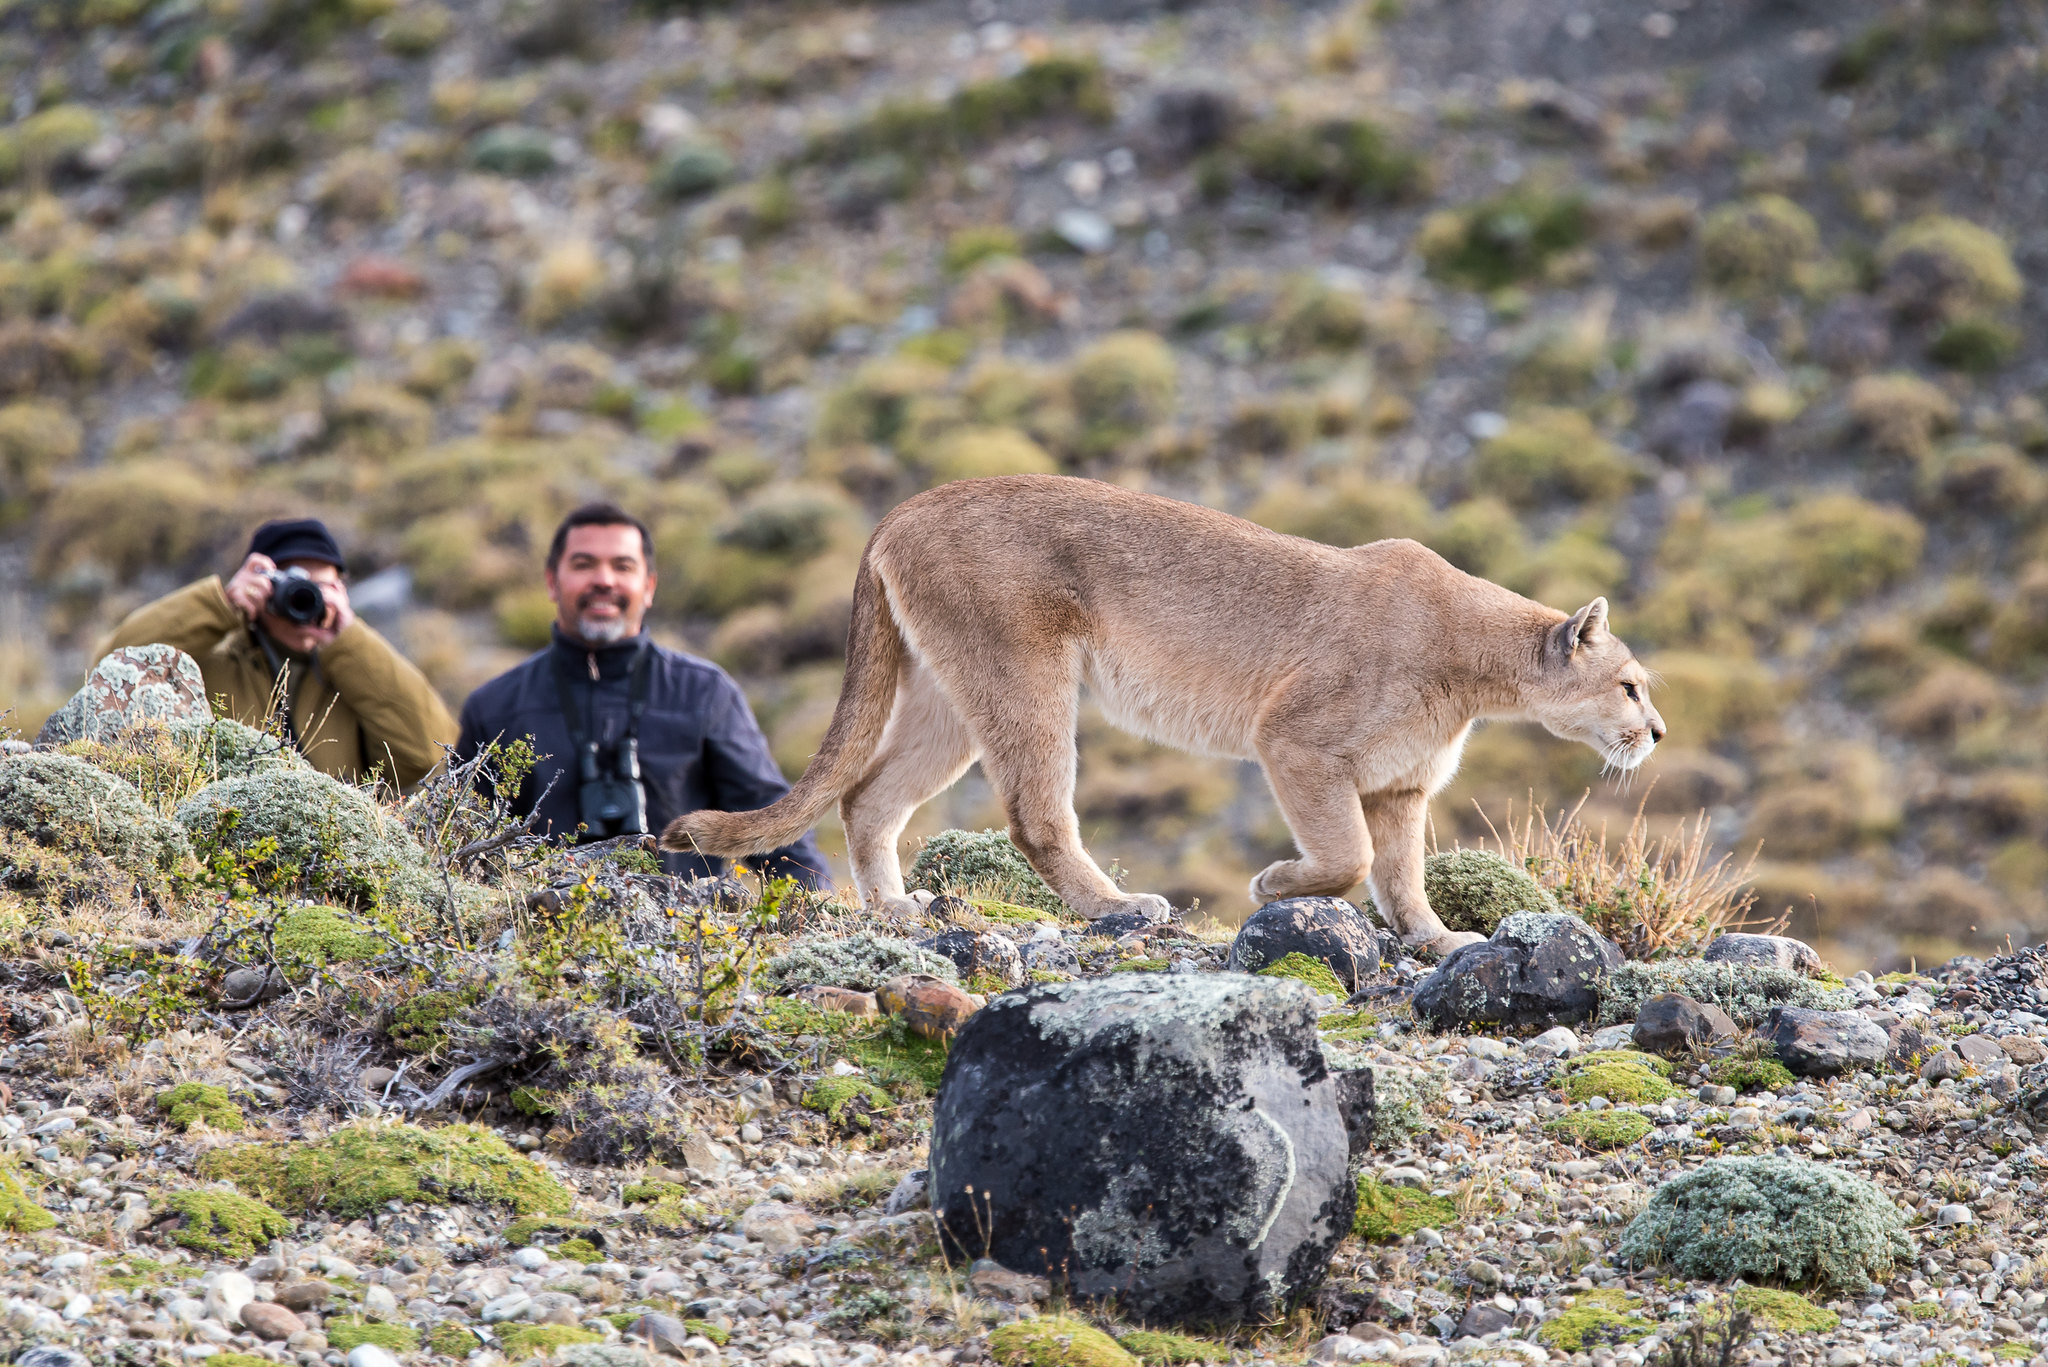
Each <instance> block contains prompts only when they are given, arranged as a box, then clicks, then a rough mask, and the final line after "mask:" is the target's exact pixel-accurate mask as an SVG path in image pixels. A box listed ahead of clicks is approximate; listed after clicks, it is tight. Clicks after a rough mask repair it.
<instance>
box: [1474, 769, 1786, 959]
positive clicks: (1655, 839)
mask: <svg viewBox="0 0 2048 1367" xmlns="http://www.w3.org/2000/svg"><path fill="white" fill-rule="evenodd" d="M1646 801H1647V799H1646ZM1475 805H1476V804H1475ZM1585 805H1586V797H1584V796H1582V797H1580V799H1579V800H1578V802H1576V803H1575V804H1573V805H1572V807H1571V808H1570V809H1569V810H1567V811H1565V812H1563V813H1562V814H1560V815H1559V816H1557V817H1554V818H1553V817H1552V816H1551V815H1550V814H1549V813H1548V812H1546V811H1545V810H1544V809H1543V808H1542V807H1541V806H1539V805H1537V804H1536V803H1534V802H1531V803H1530V805H1529V807H1528V809H1527V811H1526V812H1525V813H1524V815H1523V816H1522V818H1521V820H1520V821H1517V820H1516V819H1515V815H1514V808H1513V805H1512V804H1510V805H1509V808H1508V813H1507V819H1506V821H1505V822H1504V823H1503V825H1504V826H1505V834H1503V832H1502V829H1501V827H1496V826H1495V825H1494V824H1493V822H1492V821H1490V820H1488V821H1487V829H1488V830H1489V831H1491V832H1492V844H1493V846H1494V848H1495V849H1496V850H1497V851H1498V853H1500V854H1501V855H1503V856H1505V857H1506V858H1507V859H1508V860H1509V861H1510V862H1511V863H1513V864H1514V865H1515V866H1516V867H1518V868H1523V869H1527V870H1528V871H1529V872H1530V873H1531V874H1532V875H1533V876H1534V877H1535V879H1536V881H1537V882H1539V883H1541V884H1542V885H1543V886H1544V887H1545V888H1547V889H1549V891H1550V893H1551V895H1552V896H1554V897H1555V898H1557V901H1558V905H1560V906H1562V907H1563V908H1564V909H1565V910H1566V911H1569V912H1571V913H1573V914H1574V915H1576V916H1579V917H1581V918H1583V919H1584V920H1585V921H1586V922H1587V923H1588V924H1589V925H1591V926H1592V927H1593V928H1594V929H1595V930H1597V931H1599V932H1600V933H1601V934H1602V935H1605V936H1606V937H1607V938H1608V939H1610V940H1612V941H1614V942H1615V943H1616V944H1618V945H1620V946H1621V951H1622V953H1624V954H1626V955H1627V956H1628V957H1629V958H1631V959H1661V958H1669V957H1672V956H1674V955H1690V954H1698V953H1699V952H1700V951H1701V950H1703V949H1705V948H1706V946H1707V944H1708V942H1710V941H1711V940H1713V939H1714V938H1715V937H1716V936H1719V935H1723V934H1726V933H1727V932H1729V931H1733V930H1742V929H1762V930H1764V931H1765V932H1766V933H1775V932H1776V931H1777V930H1779V929H1781V928H1782V927H1783V925H1784V923H1785V917H1784V916H1783V915H1780V916H1779V917H1778V918H1777V919H1776V920H1775V921H1773V922H1771V923H1770V924H1768V925H1764V926H1757V925H1754V924H1753V923H1752V921H1751V917H1750V913H1751V911H1752V910H1753V909H1754V908H1755V906H1756V894H1755V892H1753V891H1751V890H1750V888H1749V887H1748V884H1749V881H1750V873H1751V870H1752V868H1753V867H1754V866H1755V863H1756V855H1755V854H1754V853H1751V854H1750V856H1749V857H1748V858H1746V859H1744V860H1742V861H1741V862H1739V863H1738V862H1737V861H1736V858H1735V855H1734V854H1733V853H1732V852H1731V853H1726V854H1722V855H1721V856H1720V857H1719V858H1715V857H1714V852H1713V846H1712V844H1711V843H1710V842H1709V840H1708V838H1707V836H1708V827H1709V825H1710V823H1709V821H1708V819H1707V814H1706V813H1705V812H1704V811H1702V812H1700V813H1699V814H1698V815H1697V816H1696V817H1694V818H1693V819H1692V821H1690V822H1684V821H1681V822H1679V823H1678V824H1677V825H1676V826H1675V827H1673V828H1672V829H1670V830H1668V831H1666V832H1665V833H1664V834H1662V835H1654V834H1652V831H1651V827H1650V822H1649V819H1648V815H1647V812H1646V810H1645V808H1644V806H1640V805H1639V806H1638V807H1637V808H1636V814H1635V816H1634V818H1633V819H1631V820H1630V822H1629V824H1628V829H1627V830H1626V831H1624V832H1622V834H1621V836H1620V838H1619V839H1616V840H1610V839H1609V835H1608V827H1607V823H1606V822H1605V821H1602V822H1601V823H1600V824H1599V825H1598V826H1597V827H1596V826H1593V825H1591V824H1589V823H1587V822H1583V821H1581V820H1580V818H1579V813H1580V812H1581V811H1582V810H1583V809H1584V808H1585ZM1481 816H1482V817H1484V816H1485V813H1484V812H1483V811H1482V812H1481ZM1481 843H1482V846H1483V845H1484V843H1485V842H1481Z"/></svg>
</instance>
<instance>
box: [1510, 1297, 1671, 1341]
mask: <svg viewBox="0 0 2048 1367" xmlns="http://www.w3.org/2000/svg"><path fill="white" fill-rule="evenodd" d="M1655 1328H1656V1326H1655V1325H1653V1324H1651V1323H1650V1322H1649V1321H1648V1320H1646V1319H1644V1318H1643V1317H1642V1316H1641V1315H1640V1314H1638V1313H1636V1311H1635V1309H1634V1308H1633V1307H1632V1305H1631V1304H1630V1301H1629V1298H1628V1293H1627V1292H1626V1291H1614V1290H1601V1291H1582V1292H1580V1293H1579V1294H1578V1295H1577V1296H1575V1297H1573V1298H1572V1300H1571V1301H1570V1303H1569V1304H1568V1305H1567V1306H1566V1307H1565V1310H1564V1313H1562V1314H1560V1315H1558V1316H1556V1317H1555V1318H1554V1319H1550V1320H1546V1321H1544V1323H1543V1325H1542V1327H1540V1328H1539V1329H1537V1331H1536V1341H1537V1342H1538V1343H1541V1344H1542V1345H1543V1346H1544V1347H1546V1348H1549V1349H1551V1350H1553V1351H1554V1352H1560V1353H1584V1352H1590V1351H1591V1350H1593V1349H1595V1348H1601V1347H1613V1346H1615V1345H1617V1344H1623V1343H1635V1342H1637V1341H1639V1340H1641V1339H1645V1338H1648V1337H1649V1336H1650V1333H1651V1331H1652V1330H1654V1329H1655Z"/></svg>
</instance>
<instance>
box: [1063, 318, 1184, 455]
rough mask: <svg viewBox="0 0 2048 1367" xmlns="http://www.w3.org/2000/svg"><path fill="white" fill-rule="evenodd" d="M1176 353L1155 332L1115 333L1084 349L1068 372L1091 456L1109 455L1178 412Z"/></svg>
mask: <svg viewBox="0 0 2048 1367" xmlns="http://www.w3.org/2000/svg"><path fill="white" fill-rule="evenodd" d="M1174 375H1175V366H1174V360H1173V349H1172V348H1171V347H1169V346H1167V345H1166V343H1165V342H1163V341H1161V340H1160V339H1159V338H1158V337H1157V336H1156V335H1154V334H1152V333H1150V332H1142V331H1138V330H1135V329H1130V330H1126V331H1123V332H1112V333H1110V334H1109V335H1108V336H1107V337H1104V338H1102V339H1101V340H1100V341H1098V342H1095V343H1094V344H1092V345H1090V346H1088V347H1085V348H1083V349H1082V351H1081V352H1080V354H1079V355H1077V356H1075V357H1074V360H1073V364H1072V365H1071V366H1070V367H1069V369H1068V372H1067V384H1068V387H1069V389H1070V390H1071V391H1072V394H1073V400H1074V411H1075V413H1076V414H1077V415H1078V416H1079V418H1080V420H1081V433H1080V444H1081V448H1082V452H1083V454H1085V455H1091V456H1101V455H1108V454H1109V453H1110V452H1112V451H1114V450H1115V449H1116V448H1117V447H1119V446H1121V445H1122V444H1123V443H1125V442H1128V441H1132V440H1134V439H1136V438H1138V437H1142V436H1144V435H1145V434H1146V433H1147V432H1149V431H1151V430H1152V429H1153V428H1154V427H1157V426H1158V425H1159V424H1160V423H1162V422H1164V421H1166V419H1167V418H1168V417H1170V416H1171V415H1172V413H1173V388H1174Z"/></svg>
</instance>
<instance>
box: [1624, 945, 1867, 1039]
mask: <svg viewBox="0 0 2048 1367" xmlns="http://www.w3.org/2000/svg"><path fill="white" fill-rule="evenodd" d="M1673 992H1675V993H1677V994H1678V995H1680V996H1683V997H1691V998H1692V999H1693V1000H1694V1001H1696V1002H1712V1003H1713V1004H1714V1005H1715V1006H1718V1007H1720V1008H1721V1009H1722V1010H1723V1011H1726V1012H1727V1013H1728V1016H1729V1018H1730V1019H1731V1020H1733V1021H1734V1022H1735V1023H1736V1024H1737V1025H1755V1024H1756V1023H1757V1022H1758V1021H1760V1020H1762V1019H1763V1018H1764V1017H1765V1016H1767V1015H1769V1014H1770V1010H1771V1008H1772V1007H1774V1006H1798V1007H1804V1008H1806V1009H1808V1010H1812V1011H1846V1010H1848V1009H1849V1008H1850V1007H1852V1006H1853V1005H1855V1001H1854V999H1853V998H1851V997H1850V996H1849V994H1848V993H1847V992H1843V991H1839V990H1836V989H1832V988H1828V987H1823V986H1822V985H1821V984H1819V983H1817V982H1815V981H1813V980H1812V979H1811V978H1808V977H1806V976H1804V975H1803V974H1799V973H1795V972H1793V971H1792V970H1791V969H1789V968H1765V967H1762V966H1759V965H1756V964H1718V963H1708V962H1707V961H1706V960H1704V959H1664V960H1660V961H1658V962H1655V963H1640V962H1634V963H1626V964H1623V965H1622V966H1621V967H1620V968H1617V969H1615V970H1614V971H1613V972H1612V973H1610V974H1608V975H1607V978H1606V981H1605V982H1604V983H1603V984H1602V985H1601V988H1600V1023H1601V1024H1602V1025H1613V1024H1615V1023H1616V1022H1618V1021H1630V1020H1634V1019H1635V1018H1636V1012H1637V1011H1639V1010H1641V1009H1642V1005H1643V1003H1644V1002H1646V1001H1648V1000H1649V999H1650V998H1652V997H1661V996H1663V995H1665V994H1666V993H1673Z"/></svg>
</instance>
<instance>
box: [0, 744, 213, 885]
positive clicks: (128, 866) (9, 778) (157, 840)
mask: <svg viewBox="0 0 2048 1367" xmlns="http://www.w3.org/2000/svg"><path fill="white" fill-rule="evenodd" d="M0 828H5V829H7V830H11V831H19V832H21V833H22V834H23V835H26V836H27V837H28V838H29V839H31V840H33V841H35V842H36V843H37V844H40V845H45V846H48V847H50V848H51V849H55V850H59V851H62V852H64V853H66V854H74V855H98V856H100V857H101V858H104V859H106V860H107V861H108V862H109V863H112V864H113V865H114V866H115V867H117V868H119V869H120V870H121V871H122V872H123V873H126V874H128V875H130V876H131V877H135V878H140V879H143V880H145V881H147V882H151V883H154V882H155V881H156V880H157V879H158V878H160V877H161V876H162V875H163V874H165V873H167V872H169V871H170V870H171V869H173V868H175V867H177V865H178V864H179V862H180V861H182V860H185V859H188V858H190V857H191V854H192V846H191V843H190V842H189V841H188V840H187V839H186V838H185V832H184V831H183V830H182V829H181V828H180V827H179V826H178V825H177V823H175V822H171V821H166V820H165V819H164V818H162V817H160V816H158V815H157V814H156V813H154V812H152V811H150V810H149V807H148V805H147V804H146V803H144V802H143V800H142V795H141V794H140V793H139V792H137V791H136V790H135V788H134V786H133V785H131V784H129V783H126V782H124V781H123V780H121V779H119V778H116V777H115V776H114V775H112V774H109V773H107V772H105V771H104V770H101V769H96V768H94V767H93V766H92V765H90V764H87V763H86V762H85V761H84V760H82V759H78V758H75V757H74V756H71V755H54V754H50V753H48V752H44V751H38V752H35V753H32V754H26V755H9V756H7V757H5V758H4V759H0Z"/></svg>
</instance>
